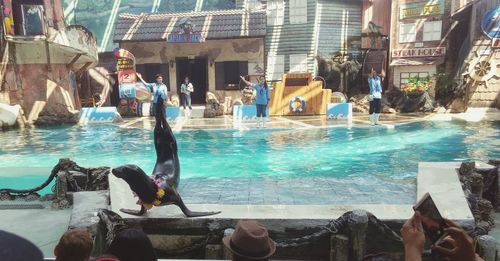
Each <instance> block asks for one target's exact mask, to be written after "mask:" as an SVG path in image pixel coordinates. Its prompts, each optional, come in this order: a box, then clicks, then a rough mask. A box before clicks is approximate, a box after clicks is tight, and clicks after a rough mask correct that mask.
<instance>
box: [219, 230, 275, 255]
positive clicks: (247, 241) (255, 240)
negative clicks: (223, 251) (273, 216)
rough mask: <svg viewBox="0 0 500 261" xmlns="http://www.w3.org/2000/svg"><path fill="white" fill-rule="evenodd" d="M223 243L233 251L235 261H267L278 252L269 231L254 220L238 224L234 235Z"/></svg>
mask: <svg viewBox="0 0 500 261" xmlns="http://www.w3.org/2000/svg"><path fill="white" fill-rule="evenodd" d="M222 241H223V242H224V245H225V246H226V247H227V248H228V249H229V250H230V251H231V253H232V259H231V260H233V261H247V260H252V261H255V260H258V261H266V260H269V258H270V257H271V256H272V255H273V254H274V252H275V251H276V243H274V241H273V240H272V239H271V238H270V237H269V233H268V232H267V229H266V228H265V227H263V226H262V225H260V224H259V223H257V222H256V221H254V220H244V221H240V222H238V225H237V226H236V229H235V230H234V232H233V234H232V235H230V236H227V237H224V239H223V240H222Z"/></svg>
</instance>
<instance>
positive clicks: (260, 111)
mask: <svg viewBox="0 0 500 261" xmlns="http://www.w3.org/2000/svg"><path fill="white" fill-rule="evenodd" d="M240 77H241V80H242V81H243V82H245V84H247V85H250V87H252V88H254V89H255V91H256V93H257V95H256V96H255V105H256V107H257V127H261V126H262V128H264V127H265V123H266V119H267V115H266V114H267V105H268V104H269V100H271V96H270V95H269V87H268V86H267V83H266V79H265V78H264V76H261V77H259V83H251V82H249V81H247V80H246V79H245V78H244V77H243V76H240ZM261 124H262V125H261Z"/></svg>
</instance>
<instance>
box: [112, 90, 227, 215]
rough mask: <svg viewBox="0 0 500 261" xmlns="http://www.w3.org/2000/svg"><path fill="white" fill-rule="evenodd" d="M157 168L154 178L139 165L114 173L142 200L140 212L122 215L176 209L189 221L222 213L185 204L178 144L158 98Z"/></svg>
mask: <svg viewBox="0 0 500 261" xmlns="http://www.w3.org/2000/svg"><path fill="white" fill-rule="evenodd" d="M154 144H155V150H156V164H155V167H154V169H153V174H152V175H151V176H148V175H146V173H144V171H143V170H142V169H141V168H139V167H138V166H136V165H124V166H120V167H118V168H114V169H113V170H112V173H113V175H115V176H116V177H118V178H121V179H123V180H125V182H127V183H128V185H129V186H130V189H131V190H132V191H133V192H134V193H135V194H136V195H137V196H138V197H139V201H138V202H137V203H138V204H140V205H141V210H131V209H120V211H122V212H124V213H127V214H131V215H137V216H141V215H144V214H145V213H146V211H147V210H148V209H150V208H152V207H153V206H165V205H171V204H173V205H177V206H179V207H180V209H181V210H182V212H183V213H184V215H186V216H187V217H200V216H209V215H215V214H219V213H220V211H219V212H194V211H191V210H189V209H188V208H187V206H186V205H185V204H184V202H183V201H182V198H181V196H180V195H179V193H178V191H177V188H178V186H179V179H180V164H179V157H178V155H177V141H176V140H175V136H174V133H173V132H172V129H171V128H170V126H169V125H168V123H167V119H166V117H165V110H164V109H163V100H162V99H161V97H159V98H158V106H157V110H156V125H155V128H154Z"/></svg>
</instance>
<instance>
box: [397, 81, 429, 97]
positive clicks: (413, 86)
mask: <svg viewBox="0 0 500 261" xmlns="http://www.w3.org/2000/svg"><path fill="white" fill-rule="evenodd" d="M431 88H432V78H431V77H429V76H427V77H423V78H420V77H418V76H415V77H411V78H409V79H408V82H407V83H406V84H404V85H402V86H401V90H402V91H403V92H404V93H405V94H406V96H408V97H410V98H414V97H418V96H421V95H422V94H424V93H426V92H428V91H429V90H430V89H431Z"/></svg>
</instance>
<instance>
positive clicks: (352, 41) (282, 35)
mask: <svg viewBox="0 0 500 261" xmlns="http://www.w3.org/2000/svg"><path fill="white" fill-rule="evenodd" d="M256 2H260V5H259V3H256ZM247 4H250V5H251V6H250V7H254V8H259V7H260V8H265V9H266V10H267V33H266V59H267V62H266V72H267V75H266V76H267V77H266V78H267V79H268V80H279V79H281V75H282V74H283V73H288V72H311V73H313V74H316V72H317V64H318V63H317V57H322V58H326V59H328V58H330V57H331V56H332V55H333V54H335V53H342V54H346V55H351V56H354V58H358V57H359V56H360V54H361V52H360V51H361V22H362V1H357V0H356V1H344V0H267V1H248V3H247Z"/></svg>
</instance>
